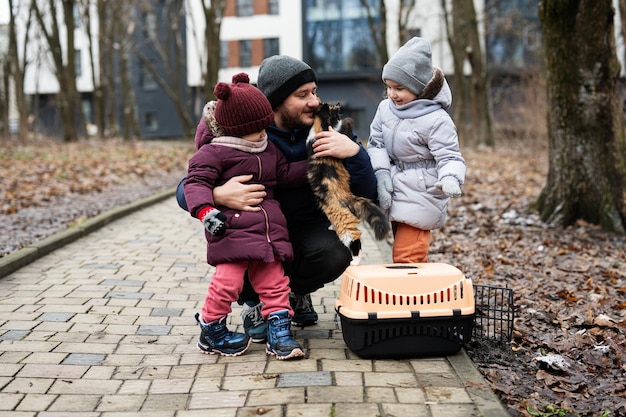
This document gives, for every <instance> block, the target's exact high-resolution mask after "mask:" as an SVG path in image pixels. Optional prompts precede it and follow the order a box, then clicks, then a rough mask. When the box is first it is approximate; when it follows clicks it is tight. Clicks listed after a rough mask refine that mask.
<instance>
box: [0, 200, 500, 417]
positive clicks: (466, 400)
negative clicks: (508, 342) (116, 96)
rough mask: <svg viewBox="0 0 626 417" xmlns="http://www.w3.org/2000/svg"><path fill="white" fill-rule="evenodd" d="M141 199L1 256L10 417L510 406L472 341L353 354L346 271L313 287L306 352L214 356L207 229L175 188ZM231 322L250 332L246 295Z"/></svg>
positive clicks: (454, 414)
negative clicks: (342, 303) (474, 357)
mask: <svg viewBox="0 0 626 417" xmlns="http://www.w3.org/2000/svg"><path fill="white" fill-rule="evenodd" d="M143 206H146V204H143V205H142V206H141V207H143ZM141 207H135V208H134V209H133V208H132V207H130V208H128V210H127V211H128V212H130V214H127V215H125V216H120V213H119V211H118V212H117V214H114V215H113V216H114V217H115V218H117V217H120V218H119V219H117V220H114V221H113V220H112V219H111V218H110V217H109V218H107V217H106V215H105V216H101V217H100V220H99V221H100V222H101V224H100V225H102V224H104V226H103V227H99V226H98V227H92V228H91V229H93V231H91V230H89V232H90V233H86V232H83V233H81V236H82V237H80V238H79V239H77V240H74V241H72V242H70V243H67V241H70V240H72V239H66V238H59V239H48V241H47V247H39V248H37V251H39V252H40V253H48V252H49V253H48V254H47V255H45V256H43V257H40V258H39V259H36V260H34V261H33V262H32V263H27V264H25V266H23V267H22V268H20V269H17V270H14V269H16V268H11V265H8V264H9V263H10V262H18V263H19V265H22V264H24V263H26V261H24V257H23V256H22V257H20V256H14V257H11V258H10V259H0V264H1V265H0V272H1V271H3V270H4V271H12V270H14V271H12V272H9V273H8V275H6V276H4V277H3V278H1V279H0V417H9V416H10V417H34V416H37V417H62V416H63V417H66V416H67V417H73V416H76V417H78V416H80V417H131V416H132V417H135V416H143V415H145V416H150V417H196V416H197V417H200V416H202V417H207V416H211V417H219V416H225V417H243V416H256V415H264V416H269V417H295V416H305V417H318V416H319V417H322V416H323V417H329V416H336V417H352V416H354V417H369V416H371V417H375V416H387V417H391V416H394V417H399V416H403V417H409V416H411V417H439V416H445V417H468V416H485V417H488V416H490V417H500V416H503V417H504V416H508V413H507V412H506V411H505V409H504V408H503V407H502V406H501V404H500V403H499V402H498V400H497V398H496V397H495V395H494V394H493V392H492V391H491V390H490V389H489V387H488V385H487V384H486V383H485V381H484V380H483V378H482V376H481V375H480V373H479V372H478V371H477V370H476V369H475V368H474V366H473V364H472V362H471V361H470V360H469V358H468V357H467V355H466V354H465V352H464V351H461V352H460V353H458V354H456V355H453V356H449V357H442V358H426V359H424V358H419V359H405V360H366V359H361V358H359V357H358V356H356V355H354V354H353V353H352V352H350V350H349V349H347V347H346V345H345V343H344V341H343V339H342V335H341V330H340V328H339V325H338V322H337V320H336V314H335V311H334V308H333V305H334V300H335V299H336V297H337V295H338V292H339V283H340V280H336V281H335V282H334V283H333V284H330V285H327V286H326V287H324V288H323V289H321V290H319V291H317V292H316V293H314V294H313V297H312V298H313V302H314V304H315V306H316V310H317V311H318V313H319V324H318V325H316V326H313V327H308V328H305V329H296V331H295V333H296V337H297V338H298V339H299V340H300V341H301V342H302V343H303V346H304V347H305V350H306V359H303V360H301V361H294V362H289V361H286V362H282V361H278V360H276V359H275V358H273V357H269V356H267V355H266V354H265V353H264V348H263V345H259V344H253V345H252V347H251V348H250V349H249V350H248V351H247V352H246V353H245V354H244V355H242V356H239V357H234V358H227V357H220V356H216V355H203V354H201V353H200V352H199V351H198V350H197V349H196V347H195V343H196V338H197V337H198V334H199V329H198V327H197V325H196V323H195V320H194V318H193V315H194V314H195V312H196V311H198V310H199V309H200V307H201V304H202V302H203V298H204V294H205V291H206V288H207V283H208V279H209V277H210V275H211V272H212V267H210V266H209V265H207V264H206V262H205V242H204V236H203V233H202V227H201V225H200V224H199V222H198V221H197V220H194V219H191V218H190V217H189V216H188V215H186V214H185V213H184V212H182V211H181V210H180V209H179V208H178V206H177V205H176V203H175V200H174V198H173V197H171V196H169V197H168V198H166V199H165V200H162V201H156V202H155V203H154V204H151V205H147V206H146V207H144V208H141ZM123 214H126V213H123ZM66 235H67V233H65V236H66ZM363 246H364V256H363V257H362V262H361V263H362V264H374V263H384V262H389V260H390V257H389V252H388V248H387V247H386V244H384V243H378V242H375V241H374V240H373V239H371V237H370V236H369V235H368V234H365V235H364V241H363ZM28 251H30V252H31V254H30V255H28V256H30V258H29V260H28V262H30V260H31V258H32V252H33V250H32V249H27V250H26V252H28ZM20 262H21V263H20ZM229 321H230V323H231V328H232V329H233V330H234V329H235V327H237V328H238V330H242V328H241V317H240V307H239V306H237V305H234V311H233V314H232V315H231V316H230V317H229Z"/></svg>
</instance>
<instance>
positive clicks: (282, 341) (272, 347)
mask: <svg viewBox="0 0 626 417" xmlns="http://www.w3.org/2000/svg"><path fill="white" fill-rule="evenodd" d="M267 321H268V323H269V326H268V328H267V344H266V345H265V352H266V353H267V354H268V355H276V358H277V359H278V360H286V359H300V358H302V357H304V351H303V350H302V346H300V344H299V343H298V342H297V341H296V339H294V338H293V333H291V318H290V317H289V312H288V311H287V310H281V311H276V312H274V313H271V314H270V316H269V318H268V319H267Z"/></svg>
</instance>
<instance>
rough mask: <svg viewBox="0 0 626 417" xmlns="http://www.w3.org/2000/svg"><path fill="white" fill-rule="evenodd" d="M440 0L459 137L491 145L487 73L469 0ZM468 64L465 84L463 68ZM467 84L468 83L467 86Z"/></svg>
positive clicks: (471, 142)
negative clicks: (450, 62)
mask: <svg viewBox="0 0 626 417" xmlns="http://www.w3.org/2000/svg"><path fill="white" fill-rule="evenodd" d="M451 4H452V6H451V13H450V12H449V11H448V7H447V2H446V0H441V7H442V9H443V11H444V21H445V22H444V23H445V27H446V33H447V36H448V44H449V45H450V50H451V51H452V59H453V62H454V63H453V65H454V89H455V91H456V94H455V102H456V103H455V106H454V109H455V121H456V124H457V128H458V129H459V138H460V139H461V140H462V141H463V142H465V143H466V144H471V145H480V144H482V145H488V146H493V145H494V137H493V128H492V123H491V111H490V101H489V89H488V83H487V73H486V70H485V60H484V54H483V52H482V46H481V42H480V34H479V31H478V19H477V17H476V9H475V8H474V2H473V0H452V3H451ZM466 62H467V63H468V64H469V67H470V76H469V80H468V81H469V83H467V82H466V78H465V74H464V71H463V70H464V67H465V63H466ZM468 84H469V85H468Z"/></svg>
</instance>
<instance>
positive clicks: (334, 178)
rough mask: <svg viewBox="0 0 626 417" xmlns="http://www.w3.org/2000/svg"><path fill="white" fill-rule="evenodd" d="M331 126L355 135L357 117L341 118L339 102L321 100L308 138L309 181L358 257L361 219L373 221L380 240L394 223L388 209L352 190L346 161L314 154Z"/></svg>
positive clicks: (375, 233) (348, 134) (349, 134)
mask: <svg viewBox="0 0 626 417" xmlns="http://www.w3.org/2000/svg"><path fill="white" fill-rule="evenodd" d="M329 126H332V127H333V129H335V130H337V131H338V132H340V133H343V134H345V135H347V136H348V137H351V136H352V129H353V121H352V119H350V118H345V119H342V118H341V107H340V106H339V104H330V103H320V105H319V106H318V108H317V110H316V114H315V121H314V122H313V126H312V127H311V131H310V132H309V136H308V138H307V142H306V143H307V153H308V155H309V164H308V178H309V184H310V185H311V188H312V190H313V194H315V196H316V197H317V201H318V204H319V206H320V208H321V209H322V211H323V212H324V213H325V214H326V217H328V220H330V223H331V225H332V227H333V229H334V230H335V232H336V233H337V236H339V239H340V240H341V242H342V243H343V244H344V245H346V246H347V247H348V248H349V249H350V251H351V253H352V256H353V257H354V258H357V257H358V255H359V252H360V250H361V231H360V230H359V227H358V226H359V223H360V222H361V220H364V221H365V222H366V223H367V224H369V225H370V227H371V228H372V230H373V231H374V236H375V237H376V239H378V240H382V239H385V238H386V237H387V234H388V233H389V230H390V224H389V220H388V219H387V216H386V215H385V213H384V212H383V211H382V209H381V208H380V207H378V206H377V205H376V204H375V203H374V202H373V201H372V200H370V199H368V198H364V197H358V196H355V195H354V194H352V192H351V191H350V174H349V173H348V170H347V169H346V167H345V166H344V165H343V161H341V160H340V159H336V158H332V157H321V158H320V157H318V158H316V157H314V156H313V142H315V139H314V136H315V134H316V133H318V132H321V131H323V130H328V127H329Z"/></svg>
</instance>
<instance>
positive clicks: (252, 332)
mask: <svg viewBox="0 0 626 417" xmlns="http://www.w3.org/2000/svg"><path fill="white" fill-rule="evenodd" d="M261 307H263V303H260V302H259V303H257V304H256V305H254V306H249V305H248V304H247V302H245V303H243V308H242V310H241V319H242V320H243V328H244V330H245V331H246V334H247V335H248V336H250V338H251V339H252V341H253V342H254V343H263V342H265V339H266V338H267V320H265V319H264V318H263V316H262V315H261Z"/></svg>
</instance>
